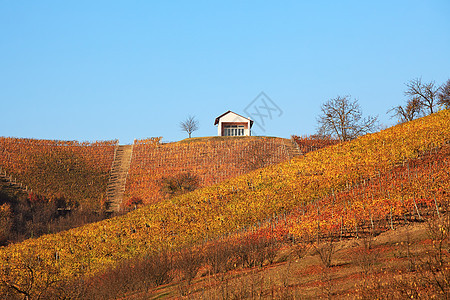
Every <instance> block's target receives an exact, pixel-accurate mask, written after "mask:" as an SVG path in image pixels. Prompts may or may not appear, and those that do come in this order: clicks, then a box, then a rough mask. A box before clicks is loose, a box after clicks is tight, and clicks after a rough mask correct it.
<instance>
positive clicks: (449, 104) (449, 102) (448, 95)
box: [438, 79, 450, 109]
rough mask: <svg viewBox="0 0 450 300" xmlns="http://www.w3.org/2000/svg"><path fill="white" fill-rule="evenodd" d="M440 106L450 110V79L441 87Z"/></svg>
mask: <svg viewBox="0 0 450 300" xmlns="http://www.w3.org/2000/svg"><path fill="white" fill-rule="evenodd" d="M438 104H439V105H442V106H443V107H444V108H445V109H448V108H450V79H449V80H447V82H446V83H444V84H443V85H442V86H441V87H440V91H439V101H438Z"/></svg>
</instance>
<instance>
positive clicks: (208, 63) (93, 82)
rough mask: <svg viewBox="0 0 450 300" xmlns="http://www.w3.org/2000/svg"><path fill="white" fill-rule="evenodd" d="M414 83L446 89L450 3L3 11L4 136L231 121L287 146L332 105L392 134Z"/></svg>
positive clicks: (161, 131) (148, 132)
mask: <svg viewBox="0 0 450 300" xmlns="http://www.w3.org/2000/svg"><path fill="white" fill-rule="evenodd" d="M416 77H422V80H424V81H431V80H434V81H436V83H438V84H441V83H443V82H444V81H446V80H447V79H449V78H450V1H448V0H442V1H410V0H408V1H393V0H391V1H361V0H358V1H220V2H219V1H113V0H108V1H96V0H89V1H80V0H77V1H69V0H67V1H59V0H58V1H56V0H55V1H47V0H39V1H16V0H0V104H1V105H0V136H15V137H29V138H45V139H63V140H80V141H85V140H88V141H93V140H106V139H116V138H118V139H120V142H121V143H131V142H132V141H133V139H135V138H138V139H141V138H146V137H154V136H162V137H163V140H165V141H176V140H180V139H183V138H185V137H186V136H187V134H186V133H183V132H182V131H180V129H179V122H180V121H182V120H183V119H185V118H186V117H187V116H188V115H195V116H196V117H197V119H198V120H199V122H200V129H199V130H198V131H196V132H195V133H194V134H193V136H212V135H216V133H217V128H216V127H214V119H215V118H216V117H217V116H219V115H220V114H222V113H224V112H226V111H227V110H232V111H234V112H236V113H239V114H242V115H244V116H247V117H251V118H253V119H255V121H256V122H258V119H259V125H262V124H261V122H262V121H264V124H263V125H264V126H261V127H258V126H257V127H255V130H254V133H255V134H257V135H270V136H280V137H289V136H290V135H291V134H297V135H305V134H312V133H314V132H315V131H316V126H317V122H316V117H317V116H318V114H319V112H320V105H321V104H322V103H323V102H325V101H327V100H329V99H330V98H334V97H336V96H338V95H351V96H352V98H356V99H358V101H359V103H360V105H361V107H362V109H363V113H364V114H366V115H378V116H379V118H380V121H381V123H383V124H384V125H392V124H394V123H395V120H393V119H390V118H389V115H386V112H387V111H388V110H389V109H390V108H392V107H393V106H396V105H399V104H403V103H404V102H405V100H406V98H405V96H404V94H403V93H404V91H405V83H406V82H407V81H409V80H411V79H413V78H416ZM261 92H264V93H265V95H266V96H267V97H268V99H267V98H265V97H264V98H261V97H260V98H257V96H258V95H260V93H261ZM264 101H266V105H267V106H266V109H265V108H264ZM255 105H256V106H257V107H259V108H260V113H261V114H264V115H266V116H268V117H264V118H263V120H261V118H260V117H259V116H257V115H255V111H254V110H253V111H252V107H254V106H255ZM267 107H269V108H270V107H271V108H272V110H267ZM269 113H271V118H270V116H269Z"/></svg>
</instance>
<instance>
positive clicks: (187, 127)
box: [180, 116, 198, 138]
mask: <svg viewBox="0 0 450 300" xmlns="http://www.w3.org/2000/svg"><path fill="white" fill-rule="evenodd" d="M180 128H181V131H186V132H187V133H188V135H189V138H191V135H192V133H193V132H194V131H196V130H198V120H197V119H196V118H195V116H189V117H187V118H186V120H184V121H182V122H180Z"/></svg>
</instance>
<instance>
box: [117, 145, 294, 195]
mask: <svg viewBox="0 0 450 300" xmlns="http://www.w3.org/2000/svg"><path fill="white" fill-rule="evenodd" d="M290 147H292V142H291V141H290V140H286V139H282V138H268V137H240V138H225V139H223V138H222V139H221V138H207V139H192V141H189V140H188V141H182V142H177V143H168V144H161V143H160V142H159V139H158V138H153V139H147V140H139V141H136V142H135V144H134V146H133V158H132V161H131V166H130V170H129V173H128V178H127V187H126V199H125V201H126V200H127V199H130V198H133V197H134V198H138V199H141V200H143V202H144V203H155V202H157V201H159V200H161V199H163V197H164V195H163V194H161V192H160V189H161V180H162V178H165V177H171V176H175V175H177V174H181V173H190V174H191V175H193V176H196V177H197V178H198V181H199V182H198V184H199V187H205V186H209V185H212V184H216V183H219V182H221V181H223V180H225V179H229V178H232V177H236V176H239V175H242V174H245V173H247V172H249V171H252V170H255V169H258V168H262V167H265V166H269V165H272V164H277V163H280V162H283V161H286V160H289V159H291V158H292V157H293V153H292V150H291V148H290Z"/></svg>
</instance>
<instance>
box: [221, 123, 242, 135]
mask: <svg viewBox="0 0 450 300" xmlns="http://www.w3.org/2000/svg"><path fill="white" fill-rule="evenodd" d="M223 135H224V136H243V135H244V125H225V126H224V127H223Z"/></svg>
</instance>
